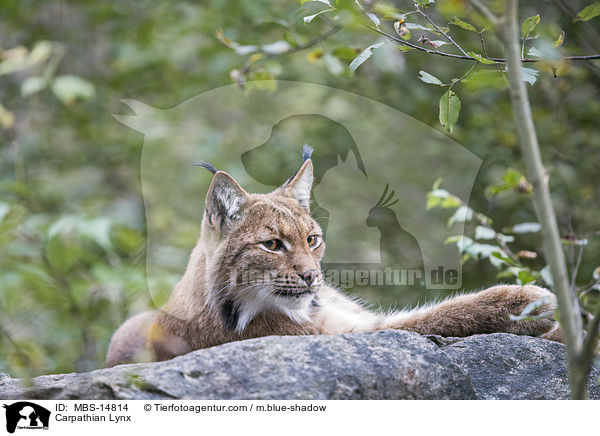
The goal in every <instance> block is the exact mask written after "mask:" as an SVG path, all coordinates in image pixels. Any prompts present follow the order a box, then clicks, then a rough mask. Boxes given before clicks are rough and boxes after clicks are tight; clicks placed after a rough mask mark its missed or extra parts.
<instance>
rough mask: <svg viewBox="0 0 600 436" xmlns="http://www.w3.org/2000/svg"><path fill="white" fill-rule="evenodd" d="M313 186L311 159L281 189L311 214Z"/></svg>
mask: <svg viewBox="0 0 600 436" xmlns="http://www.w3.org/2000/svg"><path fill="white" fill-rule="evenodd" d="M312 184H313V165H312V161H311V160H310V159H306V161H305V162H304V163H303V164H302V166H301V167H300V169H299V170H298V172H296V174H294V176H293V177H292V178H291V179H290V180H288V181H287V182H285V183H284V184H283V185H282V186H281V187H280V188H279V189H282V190H283V195H285V196H287V197H292V198H295V199H296V200H298V203H300V206H302V207H303V208H304V209H306V211H307V212H310V190H311V189H312Z"/></svg>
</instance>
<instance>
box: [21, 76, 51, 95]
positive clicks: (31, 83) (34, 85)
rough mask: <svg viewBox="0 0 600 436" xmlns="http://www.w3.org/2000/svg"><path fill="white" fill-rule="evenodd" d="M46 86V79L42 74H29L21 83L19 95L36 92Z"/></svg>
mask: <svg viewBox="0 0 600 436" xmlns="http://www.w3.org/2000/svg"><path fill="white" fill-rule="evenodd" d="M46 86H48V79H47V78H46V77H42V76H31V77H28V78H27V79H25V80H24V81H23V83H21V95H22V96H23V97H27V96H28V95H32V94H36V93H38V92H40V91H41V90H43V89H44V88H46Z"/></svg>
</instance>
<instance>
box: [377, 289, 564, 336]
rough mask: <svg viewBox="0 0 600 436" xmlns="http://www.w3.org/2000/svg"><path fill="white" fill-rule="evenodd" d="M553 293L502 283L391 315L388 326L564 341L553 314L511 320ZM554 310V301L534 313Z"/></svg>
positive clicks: (423, 331)
mask: <svg viewBox="0 0 600 436" xmlns="http://www.w3.org/2000/svg"><path fill="white" fill-rule="evenodd" d="M548 295H551V293H550V292H549V291H547V290H546V289H543V288H540V287H538V286H532V285H525V286H517V285H500V286H494V287H492V288H489V289H486V290H484V291H481V292H478V293H475V294H467V295H461V296H459V297H455V298H451V299H449V300H446V301H444V302H442V303H440V304H438V305H436V306H433V307H429V308H422V309H416V310H414V311H411V312H408V313H404V314H397V315H394V316H392V317H390V318H388V320H387V322H386V324H387V326H386V327H388V328H398V329H403V330H410V331H414V332H417V333H421V334H432V335H441V336H460V337H462V336H470V335H474V334H480V333H499V332H503V333H514V334H517V335H529V336H542V337H545V338H547V339H551V340H555V341H560V340H561V338H560V330H559V329H558V327H557V326H556V322H555V320H554V318H553V317H551V316H550V317H547V318H542V319H538V320H531V321H524V320H523V321H511V320H510V318H509V315H510V314H512V315H519V314H520V313H521V312H522V311H523V309H524V308H525V306H527V305H528V304H529V303H531V302H533V301H538V300H540V299H542V298H543V297H545V296H548ZM553 309H554V305H553V304H546V305H543V306H541V307H540V308H538V309H537V310H536V311H535V312H534V314H540V313H544V312H548V311H551V310H553Z"/></svg>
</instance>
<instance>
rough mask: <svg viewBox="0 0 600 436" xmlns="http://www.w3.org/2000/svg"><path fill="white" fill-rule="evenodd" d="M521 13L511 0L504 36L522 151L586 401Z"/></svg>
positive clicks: (575, 388)
mask: <svg viewBox="0 0 600 436" xmlns="http://www.w3.org/2000/svg"><path fill="white" fill-rule="evenodd" d="M517 10H518V0H508V2H507V15H506V18H507V20H508V23H507V24H508V26H506V28H505V30H504V32H503V33H504V43H505V50H506V58H507V61H508V68H509V70H508V79H509V85H510V92H511V99H512V106H513V112H514V115H515V122H516V125H517V130H518V133H519V138H520V143H521V152H522V153H523V160H524V161H525V166H526V168H527V178H528V180H529V182H530V183H531V184H532V186H533V191H532V196H533V203H534V205H535V211H536V214H537V217H538V220H539V222H540V224H541V225H542V229H543V230H542V237H543V248H544V256H545V257H546V260H547V261H548V264H549V265H550V272H551V273H552V280H553V281H554V291H555V293H556V297H557V300H558V309H559V316H560V324H561V329H562V334H563V341H564V342H565V345H566V348H567V358H568V367H569V382H570V385H571V398H572V399H584V398H586V397H587V385H586V381H587V371H586V370H584V369H583V368H581V365H579V356H580V353H581V350H582V342H583V335H582V333H583V327H582V323H581V316H580V309H579V303H578V301H577V299H576V298H575V296H574V295H573V293H572V292H571V290H570V287H569V282H568V275H567V268H566V264H565V257H564V253H563V250H562V246H561V241H560V234H559V231H558V225H557V223H556V215H555V214H554V208H553V206H552V199H551V197H550V191H549V190H548V183H547V174H546V170H545V169H544V166H543V165H542V159H541V156H540V149H539V145H538V140H537V135H536V132H535V126H534V124H533V118H532V115H531V106H530V105H529V97H528V95H527V88H526V84H525V82H524V81H523V70H522V65H521V60H520V57H521V47H520V43H519V35H520V26H519V21H518V16H517Z"/></svg>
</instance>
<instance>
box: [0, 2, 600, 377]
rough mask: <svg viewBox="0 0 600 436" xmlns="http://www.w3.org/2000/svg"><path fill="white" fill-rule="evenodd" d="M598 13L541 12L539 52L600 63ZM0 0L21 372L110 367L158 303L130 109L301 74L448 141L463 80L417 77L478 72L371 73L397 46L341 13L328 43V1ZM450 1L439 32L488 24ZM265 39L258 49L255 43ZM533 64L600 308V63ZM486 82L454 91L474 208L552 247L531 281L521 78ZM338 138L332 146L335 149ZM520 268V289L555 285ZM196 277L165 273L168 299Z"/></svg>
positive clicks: (3, 201) (2, 361) (405, 60)
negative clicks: (449, 114)
mask: <svg viewBox="0 0 600 436" xmlns="http://www.w3.org/2000/svg"><path fill="white" fill-rule="evenodd" d="M367 3H370V4H371V3H372V5H373V7H375V6H378V7H380V8H381V9H380V11H383V12H381V13H380V15H381V14H385V10H384V8H388V12H389V13H395V12H394V11H396V10H397V11H408V10H411V9H414V6H413V3H412V2H410V1H396V2H367ZM488 3H489V4H490V7H492V8H494V7H495V6H498V4H499V3H501V2H488ZM588 3H589V2H587V1H572V2H566V1H558V0H557V1H531V2H526V3H525V2H524V4H523V5H522V10H521V11H520V17H522V18H523V19H525V18H526V17H530V16H535V15H536V14H539V15H540V17H541V20H540V23H539V25H538V26H537V28H536V34H537V35H539V38H538V39H537V41H545V40H548V41H552V42H554V40H556V39H557V38H558V36H559V35H560V34H561V31H564V35H565V36H564V42H563V44H562V47H561V48H560V51H561V53H562V54H569V55H578V54H590V53H600V31H599V28H598V20H600V18H595V19H591V20H590V21H581V20H574V18H575V15H576V14H577V13H578V12H579V11H580V10H582V9H583V8H584V7H585V6H586V5H587V4H588ZM0 4H1V7H2V17H1V18H0V20H1V24H2V25H1V26H0V48H1V50H2V51H0V104H1V106H0V372H2V371H3V372H8V373H11V374H12V375H15V376H23V375H24V376H31V375H37V374H42V373H56V372H68V371H82V370H87V369H92V368H97V367H100V366H101V365H102V363H103V358H104V354H105V351H106V348H107V346H108V341H109V339H110V335H111V334H112V332H113V331H114V330H115V329H116V327H117V326H118V325H119V324H120V323H121V322H122V321H123V320H124V319H125V318H126V317H128V316H129V315H130V314H132V313H135V312H138V311H140V310H142V309H144V308H146V307H148V305H150V299H149V297H148V293H147V291H146V286H147V284H146V277H145V263H144V259H145V251H144V250H145V212H144V208H143V202H142V196H141V186H140V176H139V162H140V155H141V147H142V142H143V137H142V135H141V134H139V133H136V132H134V131H132V130H129V129H127V128H126V127H124V126H122V125H121V124H119V123H118V122H117V121H115V119H114V118H113V117H112V115H111V114H113V113H124V114H128V113H130V112H129V109H128V108H126V107H125V106H124V105H122V104H121V103H120V99H123V98H135V99H137V100H140V101H143V102H145V103H147V104H150V105H152V106H155V107H159V108H168V107H172V106H174V105H176V104H179V103H180V102H182V101H184V100H186V99H188V98H190V97H193V96H195V95H197V94H198V93H200V92H202V91H206V90H209V89H212V88H214V87H217V86H220V85H224V84H229V83H231V81H236V82H238V83H240V84H245V85H246V86H248V85H249V84H251V83H250V82H251V81H253V80H260V79H265V78H278V79H286V80H299V81H305V82H314V83H321V84H325V85H329V86H333V87H336V88H340V89H344V90H347V91H351V92H355V93H358V94H360V95H364V96H366V97H368V98H371V99H374V100H377V101H380V102H382V103H385V104H387V105H389V106H392V107H394V108H396V109H398V110H401V111H403V112H405V113H407V114H409V115H411V116H413V117H415V118H417V119H419V120H421V121H423V122H425V123H427V124H429V125H430V126H432V127H433V128H436V129H439V130H441V131H445V130H444V127H442V125H441V124H440V118H439V100H440V97H441V96H442V94H443V93H445V92H446V91H447V89H446V88H440V87H439V86H436V85H435V84H433V85H432V84H427V83H422V82H421V81H419V80H418V79H417V77H418V76H420V75H421V76H422V74H420V71H421V70H426V71H427V72H428V73H429V74H431V75H433V76H435V77H436V78H439V79H440V80H441V81H442V82H443V83H450V82H452V79H453V78H460V77H462V76H463V75H464V74H465V72H466V71H467V69H468V68H469V67H470V66H471V64H470V62H467V61H463V60H453V59H449V58H448V59H447V58H441V57H435V56H431V55H428V54H426V53H421V52H417V51H411V52H402V51H400V50H397V49H395V48H394V47H393V46H392V45H390V44H386V45H383V46H381V47H379V48H377V49H374V50H373V56H372V58H371V59H368V60H367V61H366V62H364V63H363V64H361V65H360V66H359V67H357V68H356V69H355V70H354V71H353V70H352V69H351V68H350V65H351V63H352V61H353V60H354V59H356V57H357V56H358V55H359V54H360V53H361V52H362V51H363V50H364V49H365V48H367V47H369V46H371V45H373V44H378V43H380V42H382V41H384V40H385V38H384V37H382V36H381V35H379V34H377V33H375V32H374V31H372V30H369V29H367V28H365V27H364V25H363V24H365V23H363V22H362V21H360V19H358V18H356V17H355V16H354V15H352V14H351V13H349V14H342V17H341V20H346V21H345V22H344V23H345V26H344V29H343V30H341V31H338V32H336V33H335V34H331V35H328V37H327V38H326V39H321V38H320V36H321V35H323V34H324V33H326V32H327V29H329V28H330V27H331V23H329V22H328V21H327V19H326V14H322V15H321V16H319V17H316V18H314V19H312V20H310V22H309V23H306V21H307V20H305V17H307V16H311V15H313V14H316V13H318V12H320V11H321V10H324V9H327V5H325V4H323V2H310V3H306V4H301V3H300V2H297V1H293V0H287V1H267V0H254V1H251V2H241V1H240V2H233V1H224V0H212V1H205V2H202V3H196V2H168V1H160V0H155V1H137V0H136V1H133V0H131V1H120V2H97V1H88V0H79V1H54V2H37V1H33V0H20V1H3V2H1V3H0ZM436 6H437V7H436V11H435V14H436V19H438V23H440V24H443V25H447V23H448V22H449V21H450V20H451V19H452V18H453V17H454V16H455V15H459V16H461V17H465V18H467V19H470V20H471V22H472V23H473V24H474V25H475V26H476V28H477V29H481V28H482V27H483V25H481V21H480V19H479V18H477V14H475V12H474V10H473V8H472V7H471V5H470V3H469V2H467V1H458V0H455V1H439V2H438V4H437V5H436ZM500 6H501V5H500ZM478 20H479V21H478ZM407 21H409V20H407ZM413 21H414V22H419V23H421V24H422V25H425V24H426V23H425V22H424V21H422V20H420V21H419V20H417V19H416V18H415V20H413ZM451 29H452V35H453V37H454V38H455V40H456V41H457V42H458V43H459V44H460V45H461V46H464V47H468V49H469V50H476V51H478V52H480V51H481V50H480V47H481V46H480V43H479V41H478V39H474V36H476V35H474V34H473V32H470V31H469V30H468V29H464V28H462V27H459V26H452V25H451ZM411 32H412V35H411V39H410V41H413V42H414V41H417V40H418V39H419V38H420V36H423V35H428V36H429V37H431V35H429V34H428V33H427V32H426V31H423V30H419V29H418V28H416V29H415V28H413V29H411ZM315 38H317V39H316V40H315ZM476 38H477V37H476ZM431 39H434V38H431ZM435 39H440V38H439V37H435ZM281 41H283V42H284V43H282V42H281ZM537 41H531V42H532V44H535V43H536V42H537ZM309 43H310V44H311V46H310V47H308V48H306V49H305V50H297V49H300V48H304V46H305V45H308V44H309ZM313 44H314V45H313ZM252 45H254V46H258V47H259V49H256V48H255V49H254V50H247V49H244V47H247V46H252ZM486 46H487V47H486V49H487V52H488V53H490V55H491V54H498V55H501V54H502V49H501V44H500V41H499V40H498V39H497V38H494V37H493V36H490V37H489V38H488V39H486ZM282 51H284V52H287V51H289V52H290V53H284V54H282V53H281V52H282ZM354 66H356V64H355V65H354ZM553 66H555V67H557V69H556V71H555V72H554V71H553ZM530 67H531V68H533V69H534V70H536V71H537V72H538V73H534V74H535V83H533V84H532V86H530V87H529V88H528V89H529V94H530V100H531V104H532V107H533V116H534V120H535V122H536V127H537V132H538V136H539V141H540V146H541V149H542V154H543V159H544V162H545V164H546V167H547V170H548V174H549V181H550V189H551V192H552V194H553V199H554V205H555V209H556V213H557V217H558V221H559V226H560V229H561V234H562V235H563V236H564V241H565V249H566V251H567V256H568V258H570V259H572V263H573V265H576V264H577V263H579V268H578V270H577V278H576V281H577V285H578V288H579V289H580V291H585V296H586V298H593V297H594V295H595V293H597V290H595V289H594V288H593V287H594V285H596V284H597V280H598V278H599V277H598V270H597V269H596V268H597V267H598V265H599V264H600V260H599V257H600V256H599V254H600V233H599V231H600V225H599V222H598V217H597V207H596V205H597V204H599V203H600V189H599V187H600V135H599V134H598V133H599V124H598V120H599V119H600V62H599V61H590V62H581V63H575V62H558V61H557V62H556V63H555V64H544V63H542V64H535V66H530ZM486 71H487V72H486ZM490 71H491V72H490ZM493 73H497V74H493ZM555 75H556V77H555ZM467 79H468V80H467ZM467 79H465V80H463V81H461V82H460V83H458V84H456V85H455V86H453V90H454V91H455V92H456V93H457V95H459V97H460V100H461V103H462V104H461V110H460V114H459V118H458V121H457V122H456V124H455V125H454V127H453V129H452V133H451V135H452V137H453V138H454V139H455V140H456V141H457V142H459V143H460V144H462V145H463V146H464V147H466V148H468V149H469V150H470V151H472V152H473V153H475V154H477V155H478V156H479V157H481V159H483V166H482V168H481V171H480V173H479V176H478V178H477V181H476V184H475V187H474V191H473V194H472V197H471V199H470V200H469V206H470V207H471V208H472V209H473V210H475V211H478V212H480V213H482V214H485V215H486V216H487V217H489V218H491V220H492V222H493V225H492V227H493V229H495V231H499V232H502V234H505V233H506V234H510V235H511V236H512V237H514V241H510V242H509V243H508V244H509V246H510V247H511V251H512V252H513V253H516V254H518V253H519V252H520V251H522V250H525V251H527V252H531V253H536V254H537V256H535V257H533V254H531V255H529V254H527V253H526V252H523V253H521V254H522V255H519V256H517V257H518V260H519V263H520V264H521V265H520V266H519V268H520V270H530V271H533V272H534V273H536V272H539V271H541V270H542V269H543V268H544V267H545V265H546V262H545V261H544V259H543V257H542V256H541V255H540V254H539V253H540V239H539V234H538V233H536V232H527V233H518V232H512V233H511V228H513V226H514V225H515V224H519V223H527V222H535V221H536V217H535V213H534V211H533V209H532V206H531V201H530V199H529V196H528V189H527V182H526V180H524V179H523V178H522V176H521V174H522V173H524V172H525V169H524V167H523V165H522V160H521V158H520V151H519V147H518V138H517V132H516V131H515V127H514V121H513V115H512V111H511V106H510V99H509V95H508V92H507V87H506V82H505V81H504V78H503V75H502V73H498V72H497V71H493V67H486V68H478V71H475V72H474V73H473V75H472V76H470V77H468V78H467ZM532 81H533V80H532ZM315 135H318V133H315ZM322 135H323V138H317V140H319V139H322V142H324V141H326V139H327V138H326V132H325V133H322ZM442 187H443V186H442ZM438 194H439V193H438ZM448 214H449V215H451V214H452V211H450V212H449V213H448ZM469 225H470V226H471V227H469V235H470V237H471V238H473V239H481V240H483V241H485V240H486V239H488V238H489V229H488V233H487V238H486V233H485V230H482V229H480V230H479V238H478V237H476V227H477V226H482V222H481V221H479V220H476V219H474V220H472V222H470V224H469ZM483 227H486V226H485V225H483ZM513 230H514V229H513ZM482 232H483V233H482ZM494 240H495V241H497V238H495V237H494ZM174 248H178V247H174ZM582 248H585V249H583V250H582ZM579 253H581V255H579ZM467 254H469V256H470V257H471V260H468V261H467V263H466V264H465V269H464V276H463V284H464V287H465V289H475V288H481V287H484V286H486V285H489V284H491V283H495V282H497V281H498V277H497V275H498V272H499V270H498V267H497V265H496V266H495V265H493V264H492V263H490V262H489V259H490V256H491V253H487V256H486V253H483V257H484V259H481V257H482V253H480V252H472V253H467ZM478 258H479V259H478ZM465 260H467V259H465ZM507 269H508V267H506V266H503V267H502V268H501V269H500V271H506V270H507ZM518 272H519V271H517V274H512V273H507V274H504V275H503V276H502V277H501V279H502V280H503V281H508V282H514V281H516V280H521V281H523V280H524V281H529V280H530V279H535V280H540V281H542V280H543V277H538V276H537V275H535V274H534V275H533V277H527V276H523V277H519V276H518ZM177 278H178V277H177V276H176V275H174V274H173V271H171V270H168V269H165V274H164V283H161V286H162V289H164V294H165V296H166V295H168V293H169V292H170V289H171V286H172V285H173V283H174V282H175V281H176V280H177ZM432 295H433V294H432ZM427 296H428V295H427ZM371 297H372V296H371ZM393 297H394V298H393V299H392V298H385V297H381V298H380V299H378V301H374V302H383V303H384V304H389V303H391V301H392V300H393V301H395V303H396V304H397V305H400V306H401V305H403V304H414V303H415V298H414V296H410V295H409V296H406V299H405V300H404V301H403V300H402V298H403V295H402V294H399V295H394V296H393ZM423 300H424V298H423V296H422V295H421V301H423ZM585 302H586V300H584V303H585Z"/></svg>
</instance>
